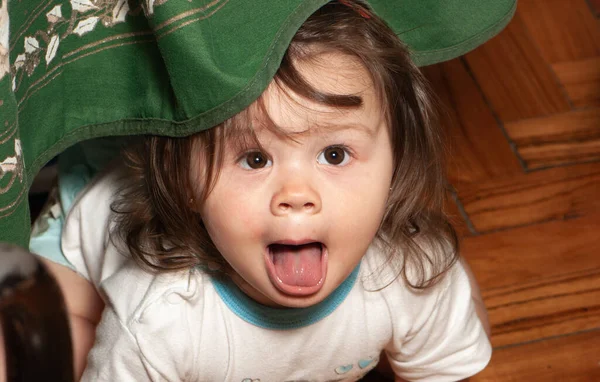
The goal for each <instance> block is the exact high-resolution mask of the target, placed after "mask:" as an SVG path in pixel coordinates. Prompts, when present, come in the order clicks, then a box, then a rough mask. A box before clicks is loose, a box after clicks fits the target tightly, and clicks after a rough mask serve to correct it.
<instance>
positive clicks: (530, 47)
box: [465, 11, 571, 122]
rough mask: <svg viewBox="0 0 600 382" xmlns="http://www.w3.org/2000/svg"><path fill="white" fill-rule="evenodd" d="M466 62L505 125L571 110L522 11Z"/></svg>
mask: <svg viewBox="0 0 600 382" xmlns="http://www.w3.org/2000/svg"><path fill="white" fill-rule="evenodd" d="M465 59H466V61H467V63H468V64H469V67H470V68H471V71H472V72H473V75H474V76H475V78H476V80H477V82H478V83H479V85H480V86H481V89H482V90H483V93H484V94H485V97H486V98H487V99H488V100H489V102H490V104H491V107H492V108H493V110H494V111H495V112H496V114H497V115H498V117H499V118H500V119H501V120H502V121H503V122H511V121H516V120H519V119H523V118H534V117H540V116H547V115H551V114H555V113H561V112H566V111H568V110H570V109H571V106H570V105H569V102H568V99H567V97H566V94H565V92H564V91H563V89H562V88H561V85H560V84H559V83H558V81H557V79H556V76H555V75H554V73H553V72H552V70H551V69H550V68H549V67H548V65H547V63H546V62H545V61H544V58H543V57H542V55H541V53H540V51H539V49H538V47H537V46H536V44H535V43H534V42H533V41H532V39H531V38H530V36H529V32H528V31H527V29H526V28H525V27H524V25H523V22H522V20H521V17H520V15H519V12H518V11H517V14H516V15H515V17H514V18H513V20H512V21H511V22H510V23H509V24H508V26H507V28H506V29H505V30H504V31H502V32H501V33H500V34H499V35H498V36H496V37H495V38H493V39H491V40H490V41H488V42H487V43H485V44H483V45H482V46H480V47H479V48H477V49H475V50H474V51H472V52H470V53H468V54H467V55H465Z"/></svg>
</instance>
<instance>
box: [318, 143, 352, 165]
mask: <svg viewBox="0 0 600 382" xmlns="http://www.w3.org/2000/svg"><path fill="white" fill-rule="evenodd" d="M349 160H350V154H349V153H348V151H347V150H346V149H345V148H344V147H342V146H329V147H327V148H325V150H323V151H321V153H320V154H319V156H318V157H317V162H319V163H320V164H331V165H334V166H343V165H345V164H346V163H348V161H349Z"/></svg>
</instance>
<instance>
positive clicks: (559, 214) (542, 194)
mask: <svg viewBox="0 0 600 382" xmlns="http://www.w3.org/2000/svg"><path fill="white" fill-rule="evenodd" d="M454 186H455V188H456V189H457V192H458V195H459V198H460V200H461V202H462V205H463V207H464V209H465V211H466V212H467V214H468V215H469V218H470V220H471V222H472V223H473V225H474V227H475V229H476V230H477V231H478V232H481V233H483V232H490V231H494V230H498V229H507V228H514V227H518V226H524V225H528V224H534V223H540V222H544V221H549V220H557V219H565V218H570V217H573V216H578V215H582V214H588V213H593V212H595V211H600V198H598V195H600V163H587V164H578V165H573V166H565V167H557V168H552V169H547V170H543V171H536V172H532V173H529V174H514V175H513V176H511V177H504V178H497V179H490V180H487V181H485V182H479V183H477V184H460V183H459V184H455V185H454Z"/></svg>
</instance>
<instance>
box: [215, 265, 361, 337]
mask: <svg viewBox="0 0 600 382" xmlns="http://www.w3.org/2000/svg"><path fill="white" fill-rule="evenodd" d="M359 269H360V263H359V264H358V265H357V266H356V268H354V270H353V271H352V273H351V274H350V275H349V276H348V277H347V278H346V280H344V282H343V283H342V284H340V286H338V287H337V288H336V289H335V290H334V291H333V293H331V294H330V295H329V296H328V297H327V298H326V299H325V300H323V301H321V302H320V303H318V304H316V305H313V306H309V307H308V308H273V307H269V306H265V305H261V304H259V303H257V302H256V301H254V300H252V299H251V298H250V297H248V296H247V295H246V294H245V293H244V292H242V291H241V290H240V289H239V288H238V287H237V286H236V285H235V284H234V283H233V281H231V279H229V278H216V277H211V281H212V284H213V286H214V288H215V290H216V291H217V294H218V295H219V296H220V297H221V300H223V302H224V303H225V305H227V306H228V307H229V309H231V311H232V312H233V313H235V314H236V315H237V316H238V317H240V318H241V319H242V320H244V321H246V322H248V323H250V324H253V325H256V326H258V327H261V328H265V329H276V330H287V329H298V328H302V327H304V326H308V325H311V324H314V323H315V322H317V321H319V320H321V319H323V318H325V317H327V316H328V315H330V314H331V313H332V312H333V311H334V310H335V309H336V308H337V307H338V306H339V305H340V304H341V303H342V302H343V301H344V300H345V299H346V297H347V296H348V293H350V290H352V288H353V287H354V284H355V282H356V279H357V277H358V271H359Z"/></svg>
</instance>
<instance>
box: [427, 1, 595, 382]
mask: <svg viewBox="0 0 600 382" xmlns="http://www.w3.org/2000/svg"><path fill="white" fill-rule="evenodd" d="M599 16H600V0H587V1H586V0H519V5H518V9H517V14H516V16H515V18H514V19H513V21H512V22H511V23H510V25H509V26H508V27H507V28H506V30H504V31H503V32H502V33H501V34H500V35H499V36H497V37H496V38H494V39H493V40H491V41H490V42H488V43H486V44H485V45H483V46H482V47H480V48H478V49H477V50H475V51H473V52H471V53H469V54H467V55H466V56H464V57H462V58H460V59H456V60H453V61H450V62H446V63H443V64H439V65H435V66H431V67H427V68H424V71H425V73H426V75H427V77H428V78H429V79H430V81H431V82H432V84H433V86H434V88H435V90H436V92H437V94H438V95H439V97H440V101H441V104H442V105H443V109H444V115H443V123H444V125H445V127H446V128H447V131H448V132H449V135H450V138H451V141H452V146H451V153H452V155H451V157H452V159H451V162H450V164H449V175H450V179H451V182H452V185H453V187H454V192H453V199H454V201H455V202H456V203H455V204H452V205H450V208H451V209H452V211H453V214H454V215H455V221H456V224H457V226H458V228H459V231H460V233H461V236H462V238H463V241H462V253H463V255H464V256H465V257H466V258H467V260H468V261H469V263H470V264H471V266H472V268H473V270H474V272H475V274H476V276H477V278H478V280H479V282H480V284H481V288H482V293H483V297H484V300H485V302H486V305H487V307H488V310H489V314H490V320H491V324H492V343H493V346H494V349H495V352H494V355H493V358H492V361H491V363H490V365H489V366H488V368H487V369H486V370H484V371H483V372H482V373H480V374H479V375H477V376H475V377H473V378H471V381H476V382H479V381H536V382H538V381H540V382H544V381H600V21H599Z"/></svg>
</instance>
